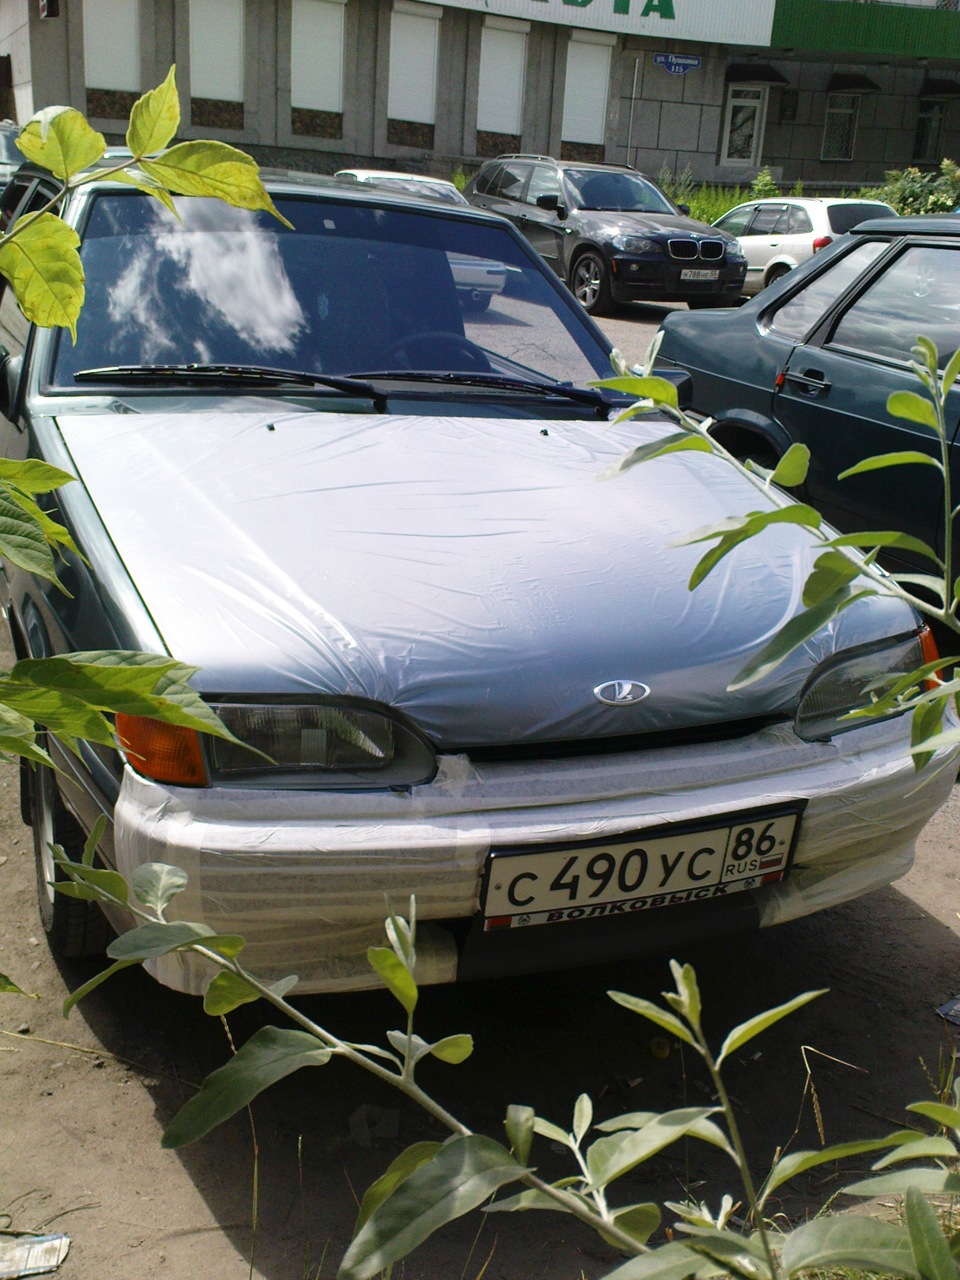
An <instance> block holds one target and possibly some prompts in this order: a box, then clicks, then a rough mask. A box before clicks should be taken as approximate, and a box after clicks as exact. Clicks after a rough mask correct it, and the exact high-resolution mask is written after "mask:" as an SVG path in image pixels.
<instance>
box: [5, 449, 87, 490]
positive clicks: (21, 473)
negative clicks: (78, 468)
mask: <svg viewBox="0 0 960 1280" xmlns="http://www.w3.org/2000/svg"><path fill="white" fill-rule="evenodd" d="M74 479H75V477H74V476H72V475H71V474H70V472H69V471H61V470H60V468H59V467H51V466H50V464H49V463H48V462H40V461H39V460H38V459H37V458H0V480H2V481H4V482H5V483H6V484H11V485H14V486H15V487H16V488H17V489H20V490H21V491H22V492H23V493H29V494H37V493H52V492H53V490H54V489H62V488H63V486H64V485H65V484H71V483H73V481H74Z"/></svg>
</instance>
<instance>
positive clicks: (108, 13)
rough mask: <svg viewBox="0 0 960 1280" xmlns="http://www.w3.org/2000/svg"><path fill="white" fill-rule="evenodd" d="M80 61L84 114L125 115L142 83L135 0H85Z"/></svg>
mask: <svg viewBox="0 0 960 1280" xmlns="http://www.w3.org/2000/svg"><path fill="white" fill-rule="evenodd" d="M83 64H84V65H83V78H84V83H85V84H86V86H87V114H88V115H91V116H95V117H99V118H100V119H107V120H120V119H124V118H125V117H127V116H128V115H129V114H130V108H131V107H132V106H133V104H134V103H135V102H136V100H137V98H138V97H139V96H140V87H141V86H140V6H139V4H138V2H137V0H96V4H94V3H91V0H87V3H86V4H85V5H84V6H83Z"/></svg>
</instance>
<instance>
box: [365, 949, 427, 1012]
mask: <svg viewBox="0 0 960 1280" xmlns="http://www.w3.org/2000/svg"><path fill="white" fill-rule="evenodd" d="M367 960H368V961H369V963H370V968H371V969H373V971H374V973H376V974H377V975H378V977H379V978H380V979H381V981H382V982H383V984H384V986H385V987H386V988H387V990H388V991H389V992H390V993H391V995H393V996H394V998H395V999H397V1000H399V1001H400V1003H401V1005H403V1007H404V1009H406V1011H407V1013H413V1011H414V1009H415V1008H416V1007H417V998H418V995H419V993H418V991H417V984H416V983H415V982H414V980H413V974H412V973H411V972H410V970H409V969H408V968H407V966H406V965H405V964H404V963H403V961H402V960H400V959H399V958H398V957H397V956H396V955H395V954H394V952H393V951H391V950H390V948H389V947H368V948H367Z"/></svg>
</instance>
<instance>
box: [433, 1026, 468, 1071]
mask: <svg viewBox="0 0 960 1280" xmlns="http://www.w3.org/2000/svg"><path fill="white" fill-rule="evenodd" d="M428 1051H429V1053H430V1055H431V1056H432V1057H434V1058H439V1059H440V1061H441V1062H449V1063H450V1064H451V1065H452V1066H459V1064H460V1063H461V1062H466V1060H467V1059H468V1058H469V1057H470V1055H471V1053H473V1036H471V1035H467V1034H465V1033H464V1034H461V1035H455V1036H444V1037H443V1039H442V1040H437V1041H435V1042H434V1043H433V1044H432V1045H430V1046H429V1049H428Z"/></svg>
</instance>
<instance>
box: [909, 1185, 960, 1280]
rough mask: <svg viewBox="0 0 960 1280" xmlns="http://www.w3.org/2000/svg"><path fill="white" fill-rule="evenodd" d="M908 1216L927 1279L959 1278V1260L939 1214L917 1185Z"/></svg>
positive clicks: (919, 1267) (919, 1265) (916, 1254)
mask: <svg viewBox="0 0 960 1280" xmlns="http://www.w3.org/2000/svg"><path fill="white" fill-rule="evenodd" d="M904 1217H905V1220H906V1224H907V1232H908V1234H909V1236H910V1244H911V1245H912V1247H913V1256H914V1259H915V1260H916V1264H917V1270H918V1271H919V1272H920V1274H921V1276H923V1280H957V1264H956V1262H954V1260H953V1255H952V1253H951V1252H950V1246H949V1244H947V1241H946V1239H945V1238H944V1234H943V1231H942V1229H941V1227H940V1222H939V1220H938V1218H937V1215H936V1214H935V1213H934V1211H933V1209H932V1208H931V1207H930V1205H929V1204H928V1203H927V1201H926V1200H925V1199H924V1198H923V1196H922V1195H921V1194H920V1192H919V1191H917V1190H916V1188H915V1187H911V1188H910V1190H909V1191H908V1192H907V1200H906V1204H905V1206H904Z"/></svg>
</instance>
